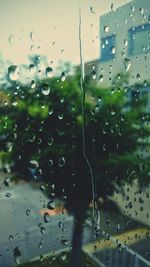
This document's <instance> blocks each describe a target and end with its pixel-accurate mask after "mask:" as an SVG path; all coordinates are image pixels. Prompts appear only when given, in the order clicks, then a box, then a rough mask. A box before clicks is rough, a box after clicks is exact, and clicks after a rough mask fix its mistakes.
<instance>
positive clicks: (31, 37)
mask: <svg viewBox="0 0 150 267" xmlns="http://www.w3.org/2000/svg"><path fill="white" fill-rule="evenodd" d="M30 39H31V41H32V42H34V31H32V32H30Z"/></svg>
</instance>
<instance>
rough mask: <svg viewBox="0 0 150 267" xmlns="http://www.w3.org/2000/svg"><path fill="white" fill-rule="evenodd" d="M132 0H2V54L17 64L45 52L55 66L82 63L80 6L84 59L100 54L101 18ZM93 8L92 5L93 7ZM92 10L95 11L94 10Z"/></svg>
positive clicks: (0, 37) (0, 19)
mask: <svg viewBox="0 0 150 267" xmlns="http://www.w3.org/2000/svg"><path fill="white" fill-rule="evenodd" d="M127 2H130V0H80V1H79V0H0V54H1V55H2V57H3V58H4V59H8V60H10V61H12V62H13V63H14V64H19V63H27V55H28V54H34V53H36V54H42V55H46V56H47V57H48V60H49V62H50V61H53V62H54V65H55V64H57V62H58V61H59V60H62V61H71V62H72V63H78V62H79V41H78V25H79V7H81V10H82V39H83V52H84V59H85V60H86V61H87V60H91V59H95V58H97V57H98V56H99V17H100V16H101V15H102V14H104V13H107V12H109V11H111V4H112V3H113V6H114V9H116V8H117V7H119V6H121V5H123V4H126V3H127ZM91 7H92V8H91ZM91 10H92V12H91Z"/></svg>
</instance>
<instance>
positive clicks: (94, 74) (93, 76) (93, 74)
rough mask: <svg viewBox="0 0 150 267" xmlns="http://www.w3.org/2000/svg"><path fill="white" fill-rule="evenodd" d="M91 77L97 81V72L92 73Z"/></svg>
mask: <svg viewBox="0 0 150 267" xmlns="http://www.w3.org/2000/svg"><path fill="white" fill-rule="evenodd" d="M91 76H92V79H94V80H95V79H96V72H95V71H94V70H93V71H92V73H91Z"/></svg>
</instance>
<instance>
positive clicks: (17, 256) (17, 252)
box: [13, 247, 22, 264]
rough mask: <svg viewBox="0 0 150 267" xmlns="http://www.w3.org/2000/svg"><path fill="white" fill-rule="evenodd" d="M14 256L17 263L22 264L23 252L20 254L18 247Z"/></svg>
mask: <svg viewBox="0 0 150 267" xmlns="http://www.w3.org/2000/svg"><path fill="white" fill-rule="evenodd" d="M13 254H14V257H15V261H16V263H17V264H20V263H21V259H22V255H21V252H20V250H19V248H18V247H15V248H14V250H13Z"/></svg>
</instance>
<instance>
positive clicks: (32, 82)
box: [31, 80, 36, 89]
mask: <svg viewBox="0 0 150 267" xmlns="http://www.w3.org/2000/svg"><path fill="white" fill-rule="evenodd" d="M35 86H36V82H35V81H34V80H32V81H31V88H32V89H34V88H35Z"/></svg>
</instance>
